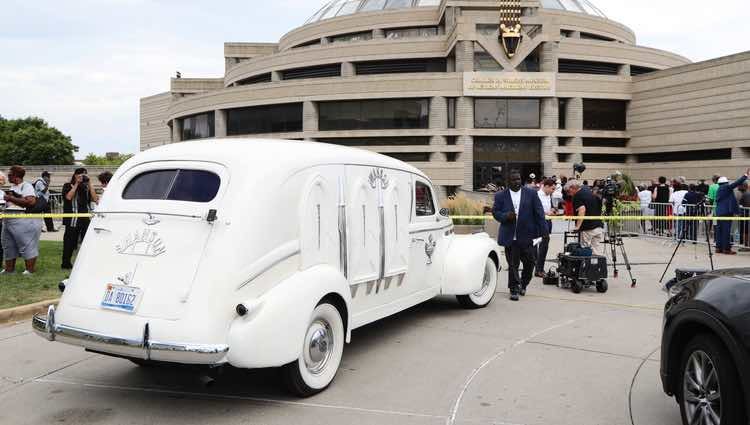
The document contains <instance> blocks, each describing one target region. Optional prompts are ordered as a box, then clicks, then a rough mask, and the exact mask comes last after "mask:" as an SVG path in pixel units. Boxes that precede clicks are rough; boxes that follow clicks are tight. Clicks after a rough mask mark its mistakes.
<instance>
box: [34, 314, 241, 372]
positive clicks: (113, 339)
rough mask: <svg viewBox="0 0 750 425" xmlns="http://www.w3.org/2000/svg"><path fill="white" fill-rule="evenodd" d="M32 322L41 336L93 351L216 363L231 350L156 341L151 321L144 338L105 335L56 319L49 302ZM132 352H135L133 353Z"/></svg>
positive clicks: (215, 345)
mask: <svg viewBox="0 0 750 425" xmlns="http://www.w3.org/2000/svg"><path fill="white" fill-rule="evenodd" d="M31 326H32V328H33V330H34V332H36V333H37V334H38V335H39V336H41V337H43V338H45V339H47V340H48V341H56V340H58V338H59V339H60V340H61V342H69V343H71V344H75V345H81V346H83V347H85V348H87V349H91V350H92V351H103V352H105V353H110V352H111V353H112V354H117V355H123V356H132V357H138V358H142V359H145V360H162V361H175V362H179V361H180V360H181V359H182V358H183V357H184V359H185V360H186V361H187V362H189V363H200V364H214V363H217V362H219V361H221V360H222V359H223V358H224V357H225V355H226V353H227V352H228V351H229V346H228V345H226V344H192V343H172V342H163V341H154V340H151V338H150V335H149V333H150V330H149V324H148V323H146V325H145V326H144V329H143V338H141V339H137V340H136V339H128V338H121V337H117V336H112V335H104V334H101V333H97V332H92V331H87V330H84V329H79V328H74V327H72V326H65V325H62V324H58V323H56V322H55V306H49V308H48V309H47V316H46V317H44V316H41V315H38V314H36V315H34V318H33V319H32V321H31ZM131 353H132V354H131Z"/></svg>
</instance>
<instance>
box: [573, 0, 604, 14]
mask: <svg viewBox="0 0 750 425" xmlns="http://www.w3.org/2000/svg"><path fill="white" fill-rule="evenodd" d="M578 3H579V4H580V5H581V6H583V8H584V9H586V11H587V12H589V13H590V14H592V15H596V16H600V17H602V18H606V16H605V15H604V13H603V12H602V11H601V10H600V9H599V8H598V7H596V6H594V5H593V4H592V3H590V2H589V1H588V0H580V1H579V2H578Z"/></svg>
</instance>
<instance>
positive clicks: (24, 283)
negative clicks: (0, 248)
mask: <svg viewBox="0 0 750 425" xmlns="http://www.w3.org/2000/svg"><path fill="white" fill-rule="evenodd" d="M39 244H40V245H39V259H37V263H36V270H37V272H36V273H35V274H34V275H33V276H23V275H21V272H23V271H24V269H25V267H24V263H23V259H20V258H19V259H18V260H17V262H16V274H12V275H0V309H4V308H10V307H16V306H19V305H25V304H31V303H35V302H38V301H44V300H50V299H54V298H58V297H59V296H60V290H59V289H57V285H58V284H59V283H60V281H61V280H63V279H65V278H67V277H68V276H69V275H70V270H62V269H60V259H61V258H62V247H63V244H62V242H53V241H41V242H40V243H39Z"/></svg>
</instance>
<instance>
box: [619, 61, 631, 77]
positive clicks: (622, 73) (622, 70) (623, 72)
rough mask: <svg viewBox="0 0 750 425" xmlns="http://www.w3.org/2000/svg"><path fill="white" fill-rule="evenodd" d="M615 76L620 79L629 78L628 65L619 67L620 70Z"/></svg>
mask: <svg viewBox="0 0 750 425" xmlns="http://www.w3.org/2000/svg"><path fill="white" fill-rule="evenodd" d="M617 75H619V76H621V77H630V64H629V63H626V64H624V65H620V68H619V69H618V70H617Z"/></svg>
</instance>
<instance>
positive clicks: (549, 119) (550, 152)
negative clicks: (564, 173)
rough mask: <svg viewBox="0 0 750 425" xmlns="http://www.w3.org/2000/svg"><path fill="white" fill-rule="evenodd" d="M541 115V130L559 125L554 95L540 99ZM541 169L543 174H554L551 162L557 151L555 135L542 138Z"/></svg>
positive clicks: (558, 111)
mask: <svg viewBox="0 0 750 425" xmlns="http://www.w3.org/2000/svg"><path fill="white" fill-rule="evenodd" d="M541 102H542V108H541V111H542V116H541V120H542V122H541V125H542V129H543V130H557V127H558V126H559V123H560V121H559V113H560V110H559V103H558V101H557V98H556V97H547V98H544V99H542V100H541ZM541 148H542V158H541V159H542V171H543V173H544V175H545V176H551V175H552V174H554V172H553V170H552V163H553V162H555V160H556V158H555V154H556V152H557V137H555V136H547V137H544V138H542V146H541Z"/></svg>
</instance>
